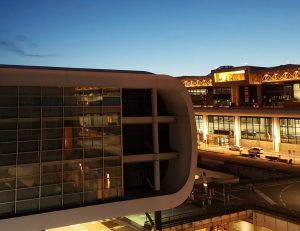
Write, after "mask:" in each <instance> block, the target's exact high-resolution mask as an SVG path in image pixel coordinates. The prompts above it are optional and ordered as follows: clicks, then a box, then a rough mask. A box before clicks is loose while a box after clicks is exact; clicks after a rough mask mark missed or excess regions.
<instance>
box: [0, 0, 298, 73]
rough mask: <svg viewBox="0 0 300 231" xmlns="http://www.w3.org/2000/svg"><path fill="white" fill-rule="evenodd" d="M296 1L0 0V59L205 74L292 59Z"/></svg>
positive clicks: (295, 54)
mask: <svg viewBox="0 0 300 231" xmlns="http://www.w3.org/2000/svg"><path fill="white" fill-rule="evenodd" d="M299 9H300V1H299V0H285V1H277V0H273V1H272V0H252V1H249V0H248V1H246V0H227V1H225V0H0V22H1V23H0V64H18V65H37V66H59V67H85V68H103V69H126V70H145V71H150V72H154V73H161V74H169V75H173V76H180V75H206V74H208V73H209V72H210V70H211V69H214V68H215V67H218V66H221V65H233V66H239V65H244V64H245V63H246V64H248V65H257V66H277V65H282V64H287V63H295V64H300V30H299V28H300V25H299V23H300V13H299Z"/></svg>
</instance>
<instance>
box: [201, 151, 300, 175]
mask: <svg viewBox="0 0 300 231" xmlns="http://www.w3.org/2000/svg"><path fill="white" fill-rule="evenodd" d="M200 148H201V149H199V150H198V155H199V157H200V158H206V159H210V160H213V161H219V162H220V161H221V162H224V161H228V162H232V163H236V164H241V165H246V166H255V167H258V168H264V169H268V170H276V171H279V172H284V173H288V174H299V173H300V158H298V157H297V158H295V161H293V162H292V164H288V163H284V162H280V161H270V160H269V159H266V158H265V157H266V156H275V157H278V155H279V154H278V153H276V154H274V153H272V152H266V153H264V154H261V155H260V157H259V158H248V157H245V156H242V155H240V153H239V152H238V151H231V150H229V149H228V148H226V147H218V146H209V147H208V146H201V147H200ZM245 150H246V151H245ZM247 150H248V149H247V148H244V151H243V152H242V154H246V153H247ZM284 157H285V155H281V158H284Z"/></svg>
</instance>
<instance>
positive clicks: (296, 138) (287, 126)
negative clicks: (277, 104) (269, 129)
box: [279, 118, 300, 144]
mask: <svg viewBox="0 0 300 231" xmlns="http://www.w3.org/2000/svg"><path fill="white" fill-rule="evenodd" d="M279 121H280V136H281V142H282V143H291V144H299V143H300V126H299V123H300V121H299V119H293V118H289V119H287V118H280V120H279Z"/></svg>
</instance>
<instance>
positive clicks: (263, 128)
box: [241, 116, 273, 141]
mask: <svg viewBox="0 0 300 231" xmlns="http://www.w3.org/2000/svg"><path fill="white" fill-rule="evenodd" d="M241 137H242V139H249V140H265V141H272V140H273V132H272V118H267V117H248V116H242V117H241Z"/></svg>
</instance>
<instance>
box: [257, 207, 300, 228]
mask: <svg viewBox="0 0 300 231" xmlns="http://www.w3.org/2000/svg"><path fill="white" fill-rule="evenodd" d="M253 224H254V225H255V227H256V230H260V228H262V227H264V228H267V229H270V230H273V231H300V225H299V224H296V223H292V222H289V221H285V220H283V219H280V218H278V217H274V216H272V215H268V214H264V213H261V212H258V211H254V212H253Z"/></svg>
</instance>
